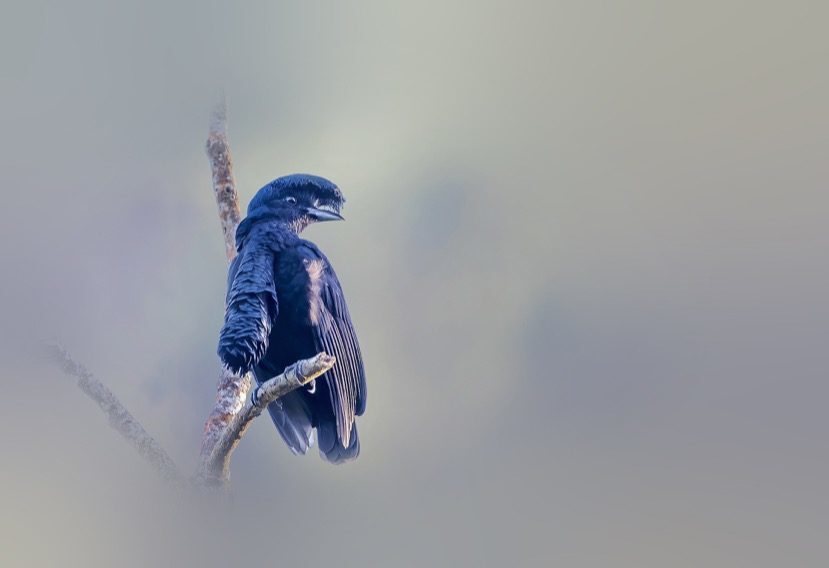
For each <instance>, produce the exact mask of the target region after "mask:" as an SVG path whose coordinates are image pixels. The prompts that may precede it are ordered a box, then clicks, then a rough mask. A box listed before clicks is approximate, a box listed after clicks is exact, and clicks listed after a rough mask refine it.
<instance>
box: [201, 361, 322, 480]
mask: <svg viewBox="0 0 829 568" xmlns="http://www.w3.org/2000/svg"><path fill="white" fill-rule="evenodd" d="M335 362H336V359H335V358H334V357H333V356H331V355H328V354H327V353H325V352H322V353H317V354H316V355H315V356H313V357H311V358H310V359H302V360H300V361H297V362H296V363H294V364H293V365H291V366H289V367H288V368H287V369H285V371H284V372H283V373H282V374H281V375H278V376H276V377H274V378H272V379H270V380H269V381H266V382H264V383H262V385H260V386H259V387H257V388H256V389H255V390H254V391H253V396H252V397H251V398H250V399H249V400H247V401H246V402H245V405H244V406H243V407H242V409H241V410H240V411H239V412H236V413H235V414H233V417H232V419H231V420H230V423H229V424H228V425H227V427H226V428H225V429H224V430H223V431H222V432H221V436H220V437H219V440H218V441H217V442H216V443H215V445H214V446H213V451H212V452H211V454H210V456H208V457H207V458H206V459H204V460H203V461H202V466H201V471H200V472H199V478H200V479H201V480H202V482H203V483H207V484H211V485H224V484H226V483H227V482H228V481H229V479H230V457H231V455H232V454H233V451H234V450H235V449H236V446H238V445H239V440H241V439H242V436H244V435H245V432H247V429H248V426H250V423H251V421H252V420H253V419H254V418H256V417H257V416H259V415H260V414H261V413H262V410H263V409H264V408H266V407H267V406H268V405H269V404H270V403H272V402H273V401H275V400H276V399H278V398H279V397H281V396H284V395H285V394H287V393H289V392H291V391H292V390H294V389H297V388H299V387H301V386H303V385H305V384H307V383H309V382H311V381H313V380H314V379H316V378H317V377H319V376H320V375H322V374H323V373H325V372H326V371H328V370H329V369H331V367H333V366H334V363H335ZM254 401H255V402H254Z"/></svg>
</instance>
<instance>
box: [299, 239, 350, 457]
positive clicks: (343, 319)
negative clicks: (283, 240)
mask: <svg viewBox="0 0 829 568" xmlns="http://www.w3.org/2000/svg"><path fill="white" fill-rule="evenodd" d="M300 248H301V251H300V252H301V254H302V258H303V262H304V264H305V268H306V270H307V272H308V279H309V280H308V282H309V284H308V299H309V308H310V314H309V319H310V322H311V327H312V330H313V335H314V343H315V347H316V348H317V349H318V350H320V351H325V352H326V353H328V354H329V355H333V356H334V357H336V358H337V363H336V364H335V365H334V367H333V368H332V369H331V370H330V371H328V372H327V373H325V375H324V376H323V378H324V379H325V381H326V382H327V385H328V391H329V393H330V398H331V406H332V407H333V408H334V414H335V416H336V419H337V433H338V435H339V438H340V440H341V441H342V443H343V446H344V447H346V448H347V447H348V445H349V442H350V437H351V431H352V430H351V427H352V425H353V424H354V417H355V416H360V415H361V414H362V413H363V411H364V410H365V406H366V376H365V371H364V369H363V357H362V355H361V354H360V345H359V343H358V342H357V334H356V333H355V331H354V326H353V325H352V323H351V316H350V315H349V313H348V306H346V303H345V296H344V295H343V290H342V288H341V287H340V281H339V280H338V279H337V274H336V273H335V272H334V269H333V268H332V267H331V265H330V264H329V262H328V259H327V258H325V255H323V254H322V252H320V251H319V249H317V248H316V246H314V245H312V244H311V243H307V242H306V243H304V244H303V245H302V246H301V247H300Z"/></svg>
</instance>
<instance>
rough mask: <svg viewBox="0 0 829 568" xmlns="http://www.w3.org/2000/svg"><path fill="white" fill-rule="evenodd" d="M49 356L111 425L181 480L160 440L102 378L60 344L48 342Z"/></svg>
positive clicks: (163, 472)
mask: <svg viewBox="0 0 829 568" xmlns="http://www.w3.org/2000/svg"><path fill="white" fill-rule="evenodd" d="M47 349H48V355H49V357H50V358H51V359H52V360H53V361H54V362H55V363H57V365H58V366H59V367H60V368H61V370H63V372H64V373H66V374H67V375H71V376H73V377H77V379H78V387H79V388H80V389H81V390H82V391H83V392H84V394H86V396H88V397H89V398H91V399H92V400H93V401H95V403H96V404H97V405H98V406H99V407H100V408H101V410H103V411H104V414H106V416H107V419H108V420H109V425H110V426H112V427H113V428H114V429H115V430H117V431H118V433H119V434H121V436H123V437H124V439H125V440H127V442H129V443H130V445H132V447H134V448H135V449H136V450H138V453H139V454H141V457H143V458H144V459H145V460H147V461H148V462H149V463H150V464H151V465H152V466H153V467H155V469H156V470H158V472H159V473H160V474H161V476H162V477H163V478H164V479H166V480H167V481H172V482H179V481H181V475H180V474H179V471H178V468H177V467H176V464H175V463H173V460H172V459H170V456H168V455H167V452H165V451H164V450H163V449H162V448H161V446H160V445H159V444H158V442H156V441H155V439H153V437H152V436H150V435H149V434H148V433H147V431H146V430H144V427H143V426H141V424H139V423H138V421H137V420H136V419H135V418H134V417H133V415H132V414H130V412H129V411H128V410H127V409H126V408H124V405H122V404H121V402H120V401H119V400H118V399H117V398H116V397H115V395H114V394H112V391H110V390H109V389H108V388H107V387H106V386H105V385H104V384H103V383H102V382H101V381H99V380H98V379H96V378H95V377H93V376H92V373H90V372H89V371H88V370H87V369H86V367H84V366H83V365H81V364H80V363H78V362H76V361H75V360H74V359H72V357H71V356H70V355H69V353H68V352H67V351H66V350H65V349H63V348H62V347H60V346H59V345H55V344H52V345H48V346H47Z"/></svg>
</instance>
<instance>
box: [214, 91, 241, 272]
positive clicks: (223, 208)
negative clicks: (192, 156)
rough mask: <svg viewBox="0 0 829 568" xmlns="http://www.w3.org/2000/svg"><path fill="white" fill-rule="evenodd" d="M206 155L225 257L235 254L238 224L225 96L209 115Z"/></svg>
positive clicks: (237, 197) (232, 257)
mask: <svg viewBox="0 0 829 568" xmlns="http://www.w3.org/2000/svg"><path fill="white" fill-rule="evenodd" d="M205 150H206V151H207V158H208V159H209V160H210V169H211V171H212V172H213V194H214V195H215V196H216V205H217V206H218V208H219V220H220V221H221V223H222V233H223V234H224V238H225V254H226V255H227V261H228V262H231V261H232V260H233V259H234V258H236V227H238V226H239V221H240V220H241V217H242V215H241V213H240V211H239V194H238V193H237V192H236V181H235V180H234V179H233V158H232V157H231V155H230V145H229V144H228V143H227V106H226V105H225V102H224V100H222V102H220V103H219V104H218V105H216V108H214V109H213V114H212V116H211V118H210V132H209V134H208V136H207V145H206V148H205Z"/></svg>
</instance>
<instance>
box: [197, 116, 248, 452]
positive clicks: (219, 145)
mask: <svg viewBox="0 0 829 568" xmlns="http://www.w3.org/2000/svg"><path fill="white" fill-rule="evenodd" d="M205 150H206V151H207V159H208V160H209V161H210V169H211V171H212V172H213V195H214V196H215V197H216V206H217V207H218V209H219V221H220V222H221V225H222V234H223V235H224V240H225V254H226V256H227V262H228V263H230V262H232V261H233V259H234V258H236V227H238V226H239V221H240V220H241V219H240V218H241V214H240V212H239V193H238V192H237V191H236V181H235V180H234V179H233V159H232V156H231V154H230V145H229V144H228V141H227V106H226V105H225V102H224V101H222V102H221V103H219V104H218V105H216V108H215V109H213V114H212V116H211V118H210V132H209V133H208V135H207V145H206V147H205ZM250 385H251V377H250V375H249V374H247V375H245V376H238V375H235V374H233V373H231V372H230V371H229V370H227V369H222V371H221V375H220V376H219V382H218V385H217V388H216V403H215V404H214V406H213V410H212V411H211V413H210V416H208V417H207V420H206V421H205V423H204V433H203V435H202V444H201V452H200V455H201V458H202V461H205V460H208V459H209V458H210V455H211V454H212V452H213V446H214V445H215V443H216V440H218V439H219V436H220V434H221V432H222V430H224V429H225V428H227V425H228V424H229V423H230V420H231V419H232V418H233V416H234V415H235V414H236V413H238V412H239V410H241V409H242V406H243V405H244V404H245V400H246V399H247V396H248V391H249V390H250Z"/></svg>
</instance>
